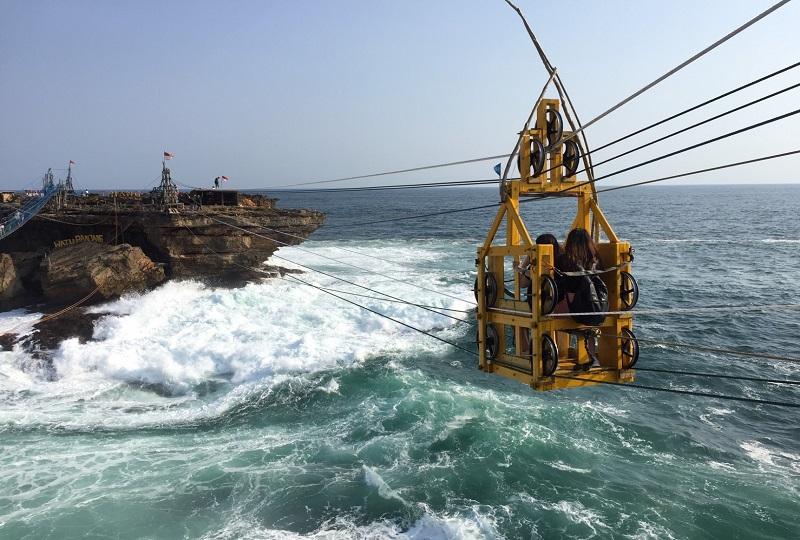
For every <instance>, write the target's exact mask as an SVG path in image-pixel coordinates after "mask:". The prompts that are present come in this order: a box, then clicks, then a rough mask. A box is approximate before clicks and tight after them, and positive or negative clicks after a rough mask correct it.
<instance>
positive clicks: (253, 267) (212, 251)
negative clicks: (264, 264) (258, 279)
mask: <svg viewBox="0 0 800 540" xmlns="http://www.w3.org/2000/svg"><path fill="white" fill-rule="evenodd" d="M183 227H184V228H185V229H186V230H187V231H189V232H190V233H191V234H192V236H194V237H195V238H196V239H197V240H198V241H199V242H200V243H201V244H202V246H203V249H205V250H207V251H208V252H210V253H213V254H214V255H216V256H218V257H220V258H222V257H223V255H222V254H221V253H219V252H218V251H215V250H213V249H212V248H210V247H208V244H207V243H206V242H204V241H203V239H202V238H200V237H199V236H197V234H195V232H194V231H193V230H192V229H191V228H190V227H189V226H188V225H184V226H183ZM233 264H234V265H235V266H238V267H239V268H242V269H243V270H248V271H252V272H256V273H259V274H264V275H265V276H266V277H272V276H273V275H274V274H273V273H271V272H268V271H266V270H264V269H262V268H257V267H255V266H246V265H243V264H239V263H236V262H234V263H233ZM321 288H323V289H325V290H329V291H332V292H335V293H340V294H349V295H353V296H360V297H362V298H370V299H372V300H378V301H381V302H394V303H399V304H407V305H409V306H414V307H420V308H431V309H441V310H442V311H452V312H457V313H472V311H471V310H464V309H453V308H444V307H438V306H426V305H424V304H417V303H415V302H409V301H407V300H392V299H390V298H380V297H378V296H370V295H366V294H361V293H356V292H350V291H341V290H337V289H331V288H329V287H321Z"/></svg>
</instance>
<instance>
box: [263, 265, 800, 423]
mask: <svg viewBox="0 0 800 540" xmlns="http://www.w3.org/2000/svg"><path fill="white" fill-rule="evenodd" d="M278 258H280V257H278ZM289 262H292V261H289ZM293 264H297V263H293ZM299 266H302V265H299ZM287 277H289V278H290V279H291V280H294V281H296V282H298V283H302V284H304V285H306V286H309V287H313V288H315V289H318V290H320V291H321V292H323V293H325V294H328V295H330V296H333V297H335V298H338V299H339V300H342V301H344V302H347V303H348V304H352V305H354V306H356V307H359V308H361V309H363V310H365V311H368V312H370V313H373V314H375V315H378V316H379V317H383V318H385V319H388V320H391V321H393V322H395V323H397V324H399V325H401V326H404V327H406V328H409V329H411V330H413V331H415V332H419V333H421V334H423V335H426V336H428V337H431V338H433V339H436V340H438V341H440V342H442V343H445V344H447V345H450V346H452V347H454V348H456V349H458V350H460V351H463V352H466V353H467V354H470V355H472V356H478V353H477V352H476V351H472V350H469V349H466V348H464V347H462V346H460V345H458V344H457V343H453V342H452V341H449V340H446V339H443V338H440V337H439V336H436V335H434V334H432V333H430V332H427V331H425V330H422V329H420V328H417V327H415V326H412V325H410V324H408V323H405V322H403V321H400V320H398V319H395V318H394V317H390V316H388V315H385V314H383V313H380V312H379V311H377V310H374V309H371V308H368V307H366V306H364V305H361V304H359V303H357V302H353V301H351V300H349V299H347V298H343V297H341V296H339V295H337V294H335V293H334V292H332V291H328V290H325V288H323V287H320V286H318V285H314V284H312V283H309V282H306V281H304V280H302V279H300V278H298V277H297V276H294V275H290V274H289V275H287ZM514 358H519V359H521V360H525V361H529V360H530V359H528V358H521V357H514ZM554 377H555V378H562V379H572V380H583V379H581V378H578V377H567V376H563V375H554ZM594 382H598V383H600V384H611V385H615V386H626V387H629V388H639V389H645V390H654V391H660V392H669V393H675V394H682V395H693V396H700V397H710V398H715V399H728V400H734V401H744V402H749V403H756V404H764V405H775V406H787V407H800V404H793V403H787V402H779V401H768V400H760V399H754V398H745V397H739V396H729V395H724V394H713V393H706V392H692V391H687V390H677V389H671V388H659V387H651V386H645V385H634V384H623V383H613V382H610V381H594Z"/></svg>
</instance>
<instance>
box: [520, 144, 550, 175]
mask: <svg viewBox="0 0 800 540" xmlns="http://www.w3.org/2000/svg"><path fill="white" fill-rule="evenodd" d="M545 154H546V152H545V149H544V145H543V144H542V141H540V140H539V139H531V176H539V175H540V174H542V170H543V169H544V158H545ZM517 169H519V174H520V176H522V175H524V174H525V172H524V171H523V170H522V156H521V155H519V154H517Z"/></svg>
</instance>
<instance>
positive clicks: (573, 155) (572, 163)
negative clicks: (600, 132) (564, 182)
mask: <svg viewBox="0 0 800 540" xmlns="http://www.w3.org/2000/svg"><path fill="white" fill-rule="evenodd" d="M562 155H563V157H562V158H561V163H562V164H563V165H564V169H565V170H564V176H565V177H570V176H574V175H575V172H576V171H577V170H578V165H579V164H580V162H581V150H580V147H579V146H578V143H576V142H575V141H573V140H569V141H566V142H565V143H564V150H563V154H562Z"/></svg>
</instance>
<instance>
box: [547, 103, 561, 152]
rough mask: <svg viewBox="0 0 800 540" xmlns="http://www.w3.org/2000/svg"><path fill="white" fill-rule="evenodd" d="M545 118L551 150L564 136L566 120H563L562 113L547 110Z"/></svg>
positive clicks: (548, 145)
mask: <svg viewBox="0 0 800 540" xmlns="http://www.w3.org/2000/svg"><path fill="white" fill-rule="evenodd" d="M545 118H547V148H548V149H550V148H553V145H555V144H556V143H557V142H558V141H559V140H560V139H561V136H562V135H563V134H564V120H563V119H562V118H561V113H560V112H558V111H557V110H555V109H547V112H546V113H545Z"/></svg>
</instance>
